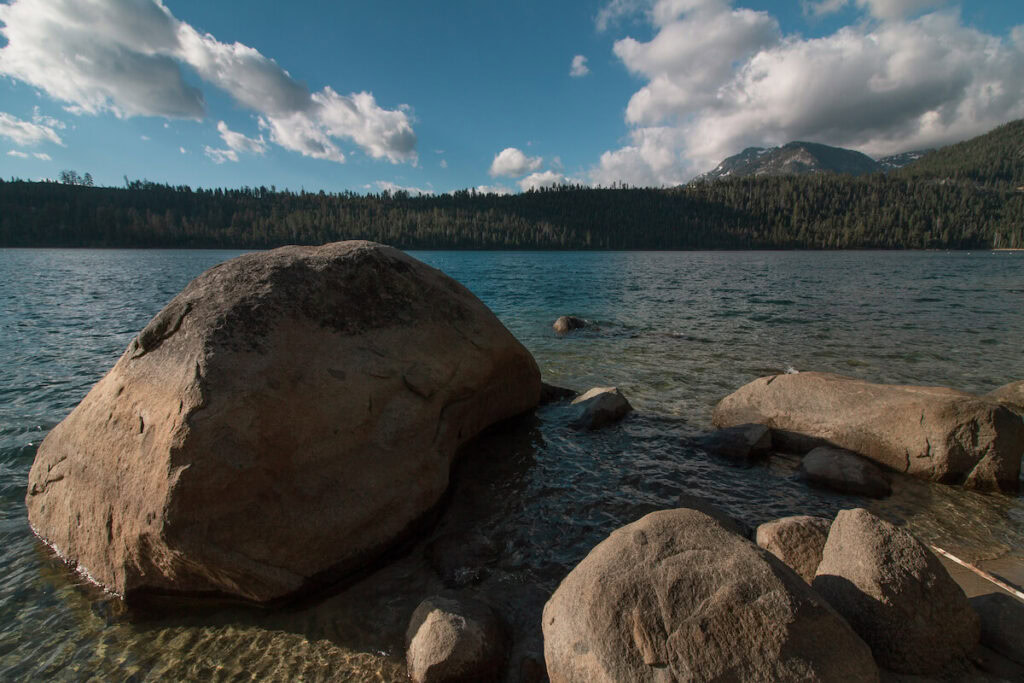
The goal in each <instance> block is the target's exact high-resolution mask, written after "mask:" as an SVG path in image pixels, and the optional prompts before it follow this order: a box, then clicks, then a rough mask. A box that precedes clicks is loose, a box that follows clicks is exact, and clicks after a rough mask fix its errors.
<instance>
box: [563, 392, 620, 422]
mask: <svg viewBox="0 0 1024 683" xmlns="http://www.w3.org/2000/svg"><path fill="white" fill-rule="evenodd" d="M572 405H573V406H574V407H575V411H576V414H575V416H574V417H573V418H572V421H571V422H570V423H569V426H570V427H572V428H573V429H600V428H601V427H604V426H605V425H609V424H611V423H613V422H617V421H618V420H621V419H622V418H623V417H625V416H626V415H627V414H629V413H630V412H631V411H632V410H633V406H631V405H629V401H627V400H626V397H625V396H623V395H622V392H621V391H619V389H618V387H594V388H593V389H591V390H590V391H588V392H586V393H585V394H583V395H582V396H579V397H577V398H575V399H573V402H572Z"/></svg>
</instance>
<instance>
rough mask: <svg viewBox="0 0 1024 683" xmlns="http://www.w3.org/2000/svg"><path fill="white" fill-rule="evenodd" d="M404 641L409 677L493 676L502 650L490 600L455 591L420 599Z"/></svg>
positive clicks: (431, 682)
mask: <svg viewBox="0 0 1024 683" xmlns="http://www.w3.org/2000/svg"><path fill="white" fill-rule="evenodd" d="M405 642H406V653H405V661H406V666H407V667H408V670H409V678H411V679H412V680H413V681H414V683H443V682H445V681H451V682H455V681H493V680H498V674H499V672H500V671H501V668H502V665H503V664H504V662H505V657H506V652H507V642H506V638H505V633H504V629H503V628H502V625H501V621H500V620H499V619H498V616H497V614H495V612H494V610H493V609H492V608H491V606H490V605H487V604H486V603H483V602H481V601H479V600H475V599H473V598H468V597H465V596H460V595H457V594H444V595H435V596H432V597H429V598H427V599H426V600H424V601H423V602H421V603H420V604H419V606H418V607H417V608H416V611H415V612H413V615H412V619H410V620H409V628H408V630H407V631H406V634H405Z"/></svg>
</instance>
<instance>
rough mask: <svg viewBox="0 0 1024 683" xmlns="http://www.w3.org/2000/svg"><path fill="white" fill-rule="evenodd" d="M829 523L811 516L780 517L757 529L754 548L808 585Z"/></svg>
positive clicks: (823, 543)
mask: <svg viewBox="0 0 1024 683" xmlns="http://www.w3.org/2000/svg"><path fill="white" fill-rule="evenodd" d="M831 526H832V520H831V519H826V518H824V517H812V516H810V515H795V516H793V517H783V518H782V519H776V520H773V521H771V522H765V523H764V524H762V525H761V526H759V527H757V536H756V541H757V545H759V546H760V547H762V548H764V549H765V550H767V551H768V552H770V553H771V554H772V555H774V556H775V557H777V558H779V559H780V560H782V561H783V562H784V563H785V564H786V566H787V567H790V568H791V569H792V570H793V571H795V572H796V573H797V574H799V575H800V578H801V579H803V580H804V581H806V582H807V583H811V582H812V581H814V575H815V573H816V572H817V571H818V565H819V564H821V553H822V551H823V550H824V549H825V542H826V541H827V540H828V530H829V527H831Z"/></svg>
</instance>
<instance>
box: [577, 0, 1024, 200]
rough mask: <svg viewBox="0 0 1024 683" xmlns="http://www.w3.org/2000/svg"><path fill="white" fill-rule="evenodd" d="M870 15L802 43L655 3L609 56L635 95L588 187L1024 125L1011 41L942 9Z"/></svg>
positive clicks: (717, 10) (702, 10)
mask: <svg viewBox="0 0 1024 683" xmlns="http://www.w3.org/2000/svg"><path fill="white" fill-rule="evenodd" d="M933 4H934V3H930V4H929V5H928V6H931V5H933ZM876 5H877V8H875V9H872V12H876V11H877V12H878V13H879V14H878V21H873V22H866V23H865V22H860V23H857V24H853V25H850V26H847V27H844V28H841V29H839V30H838V31H836V32H835V33H833V34H831V35H827V36H824V37H821V38H815V39H805V38H803V37H801V36H799V35H789V36H786V35H783V34H782V33H781V31H780V29H779V26H778V23H777V22H776V20H775V19H774V18H773V17H771V16H770V15H768V14H766V13H764V12H754V11H752V10H748V9H744V8H736V7H733V5H732V4H731V3H730V2H727V1H726V0H660V1H659V2H658V3H656V4H655V5H654V7H653V8H652V10H651V13H650V14H649V17H650V19H651V22H652V24H653V25H654V27H655V28H656V32H655V35H654V37H653V38H652V39H650V40H648V41H638V40H636V39H633V38H624V39H622V40H619V41H617V42H616V43H615V47H614V50H615V54H616V55H618V56H619V58H620V59H622V61H623V63H624V64H625V65H626V66H627V68H629V70H630V71H631V72H633V73H634V74H636V75H637V76H640V77H641V78H644V79H645V80H646V81H647V82H646V84H645V85H644V86H643V87H642V88H641V89H640V90H639V91H637V92H636V93H635V94H634V95H633V96H632V98H631V99H630V101H629V105H628V107H627V109H626V121H627V123H628V124H630V125H631V126H632V128H631V132H630V142H629V144H627V145H625V146H623V147H621V148H619V149H615V150H609V151H608V152H606V153H605V154H604V155H602V157H601V161H600V164H599V166H597V167H596V168H594V169H593V170H592V172H591V175H592V178H593V179H594V180H595V181H596V182H600V183H603V184H607V183H610V182H613V181H625V182H629V183H632V184H657V185H670V184H676V183H679V182H682V181H684V180H686V179H688V178H689V177H692V176H693V175H694V174H695V173H697V172H700V171H705V170H707V169H709V168H712V167H714V166H715V164H717V163H718V162H719V161H721V160H722V159H723V158H725V157H726V156H729V155H731V154H735V153H737V152H739V151H740V150H742V149H744V148H745V147H749V146H754V145H756V146H765V145H776V144H782V143H785V142H789V141H791V140H801V139H803V140H812V141H818V142H825V143H827V144H833V145H839V146H843V147H852V148H855V149H858V150H860V151H863V152H866V153H867V154H872V155H880V154H888V153H895V152H900V151H905V150H908V149H920V148H924V147H933V146H938V145H943V144H947V143H949V142H953V141H956V140H960V139H964V138H967V137H970V136H972V135H977V134H980V133H983V132H985V131H987V130H989V129H990V128H992V127H994V126H995V125H998V124H999V123H1003V122H1005V121H1008V120H1010V119H1015V118H1020V117H1022V116H1024V44H1022V43H1024V41H1020V40H1016V39H1015V38H1013V39H1010V40H1007V39H1005V38H1000V37H997V36H993V35H989V34H986V33H984V32H981V31H979V30H977V29H974V28H971V27H968V26H965V25H964V24H963V22H962V20H961V18H960V15H959V13H958V12H957V11H955V10H943V11H938V12H932V13H928V14H924V15H923V16H917V17H916V18H913V19H904V18H895V19H889V18H885V17H883V16H881V15H882V14H884V13H885V12H888V10H892V12H893V13H894V14H892V16H895V17H900V16H903V15H905V14H906V13H907V12H913V11H915V8H917V10H920V9H921V8H923V7H925V6H926V5H925V3H915V2H911V1H910V0H908V1H907V2H896V1H893V2H890V3H884V2H878V3H876ZM883 7H884V8H888V9H878V8H883ZM897 10H900V11H899V12H898V13H897ZM888 16H889V15H888V14H886V17H888ZM1013 35H1014V36H1016V34H1013Z"/></svg>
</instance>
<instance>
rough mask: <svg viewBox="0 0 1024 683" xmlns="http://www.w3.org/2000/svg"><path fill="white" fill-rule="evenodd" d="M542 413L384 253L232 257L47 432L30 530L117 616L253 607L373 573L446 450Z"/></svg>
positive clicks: (439, 482)
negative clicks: (119, 612) (197, 603)
mask: <svg viewBox="0 0 1024 683" xmlns="http://www.w3.org/2000/svg"><path fill="white" fill-rule="evenodd" d="M539 396H540V373H539V371H538V369H537V365H536V363H535V362H534V360H533V358H532V357H531V356H530V354H529V353H528V352H527V351H526V349H525V348H523V346H522V345H521V344H520V343H519V342H518V341H516V339H515V338H514V337H513V336H512V335H511V334H510V333H509V331H508V330H507V329H505V327H504V326H503V325H502V324H501V322H499V321H498V319H497V318H496V317H495V316H494V315H493V314H492V313H491V311H490V310H488V309H487V307H486V306H484V305H483V304H482V303H481V302H480V301H479V300H478V299H477V298H476V297H475V296H473V294H471V293H470V292H469V290H467V289H466V288H465V287H463V286H461V285H460V284H459V283H457V282H455V281H454V280H452V279H451V278H449V277H447V276H446V275H444V274H443V273H441V272H440V271H438V270H435V269H434V268H431V267H429V266H427V265H425V264H423V263H421V262H419V261H417V260H415V259H413V258H412V257H410V256H407V255H405V254H403V253H402V252H400V251H397V250H395V249H392V248H390V247H385V246H382V245H379V244H374V243H371V242H339V243H335V244H328V245H325V246H322V247H284V248H281V249H275V250H273V251H269V252H264V253H256V254H248V255H245V256H241V257H239V258H236V259H233V260H231V261H228V262H226V263H223V264H221V265H218V266H215V267H214V268H211V269H210V270H208V271H207V272H205V273H203V274H202V275H200V276H199V277H198V278H196V279H195V280H193V281H192V282H191V283H190V284H189V285H188V286H187V287H186V288H185V289H184V291H182V292H181V293H180V294H179V295H178V296H177V297H175V298H174V299H173V300H172V301H171V302H170V303H169V304H168V305H167V306H166V307H165V308H164V309H163V310H162V311H161V312H160V313H158V314H157V315H156V317H155V318H153V320H152V321H151V322H150V323H149V324H148V325H147V326H146V328H145V329H144V330H142V332H141V333H140V334H139V335H138V336H137V337H136V338H135V339H133V340H132V342H131V343H130V344H129V345H128V349H127V350H126V351H125V352H124V354H123V355H122V356H121V358H120V359H119V360H118V361H117V363H116V364H115V365H114V367H113V369H112V370H111V371H110V372H109V373H108V374H107V375H106V377H104V378H103V379H102V380H100V382H99V383H98V384H96V386H95V387H93V388H92V390H91V391H90V392H89V394H88V395H87V396H86V397H85V399H83V400H82V402H81V403H80V404H79V405H78V407H76V408H75V409H74V411H73V412H72V413H71V414H70V415H69V416H68V417H67V418H66V419H65V420H64V421H63V422H61V423H60V424H59V425H58V426H57V427H55V428H54V429H53V430H52V431H51V432H50V434H49V435H48V436H47V437H46V439H45V440H44V441H43V443H42V445H41V446H40V448H39V451H38V453H37V455H36V459H35V463H34V464H33V466H32V470H31V473H30V475H29V484H28V495H27V497H26V503H27V506H28V514H29V522H30V523H31V525H32V528H33V529H34V530H35V532H36V533H37V534H38V535H39V536H40V537H42V538H43V539H44V540H45V541H46V542H47V543H48V544H50V545H51V546H52V547H53V548H54V549H55V550H56V551H57V552H58V553H59V554H60V555H61V556H62V557H63V558H65V559H66V560H67V561H68V562H70V563H72V564H74V565H77V567H78V568H79V569H80V570H82V571H84V572H87V573H88V575H89V576H90V577H92V578H93V579H95V580H96V581H97V582H99V583H100V584H102V585H103V586H104V587H106V588H108V589H110V590H112V591H115V592H117V593H120V594H130V593H134V592H147V591H157V592H187V593H191V594H221V595H222V594H227V595H231V596H238V597H242V598H246V599H250V600H254V601H269V600H273V599H276V598H279V597H282V596H286V595H288V594H291V593H294V592H297V591H302V590H307V589H316V588H319V587H320V586H323V585H325V584H327V583H331V582H333V581H336V580H338V579H340V578H343V577H344V576H346V575H348V574H349V573H350V572H351V571H353V570H356V569H359V568H362V567H364V566H366V565H367V564H369V563H371V562H373V561H374V560H375V559H376V558H378V557H379V556H380V555H381V554H382V552H383V551H385V550H387V549H388V548H389V547H390V546H392V545H393V544H394V543H395V542H396V541H398V540H400V539H401V537H402V536H403V535H404V534H407V533H408V532H409V531H410V529H411V528H412V527H411V525H413V524H414V523H415V522H417V521H418V520H419V519H421V518H423V516H424V515H425V513H427V512H428V511H430V510H431V509H432V508H433V507H434V506H435V505H436V504H437V503H438V501H439V500H440V498H441V496H442V494H443V493H444V491H445V489H446V488H447V486H448V477H449V467H450V465H451V463H452V460H453V458H454V457H455V454H456V451H457V450H458V449H459V447H460V446H461V445H462V444H464V443H465V442H466V441H468V440H469V439H471V438H473V437H474V436H475V435H476V434H478V433H479V432H481V431H482V430H483V429H485V428H486V427H488V426H489V425H491V424H493V423H495V422H497V421H499V420H503V419H505V418H509V417H512V416H514V415H517V414H519V413H522V412H524V411H527V410H529V409H531V408H533V407H534V406H535V405H536V404H537V401H538V399H539Z"/></svg>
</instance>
